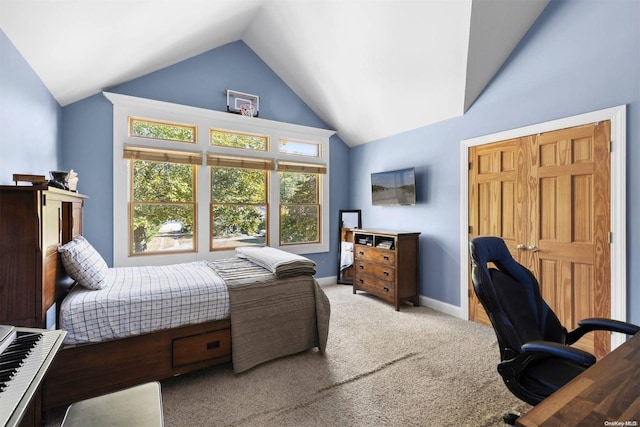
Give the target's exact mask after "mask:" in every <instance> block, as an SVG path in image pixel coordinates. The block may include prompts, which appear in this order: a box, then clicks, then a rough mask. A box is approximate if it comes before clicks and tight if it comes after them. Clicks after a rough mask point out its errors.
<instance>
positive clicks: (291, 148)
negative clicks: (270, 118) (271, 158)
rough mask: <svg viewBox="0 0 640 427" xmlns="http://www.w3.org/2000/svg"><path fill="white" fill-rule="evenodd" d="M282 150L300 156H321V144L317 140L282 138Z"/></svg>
mask: <svg viewBox="0 0 640 427" xmlns="http://www.w3.org/2000/svg"><path fill="white" fill-rule="evenodd" d="M280 152H281V153H289V154H297V155H300V156H310V157H320V144H318V143H316V142H298V141H287V140H284V139H283V140H280Z"/></svg>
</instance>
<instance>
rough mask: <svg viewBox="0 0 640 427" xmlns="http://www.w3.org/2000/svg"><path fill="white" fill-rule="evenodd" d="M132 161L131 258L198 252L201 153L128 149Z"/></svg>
mask: <svg viewBox="0 0 640 427" xmlns="http://www.w3.org/2000/svg"><path fill="white" fill-rule="evenodd" d="M123 157H124V158H126V159H130V160H131V162H130V167H131V170H130V176H131V180H130V182H131V190H130V200H131V207H130V212H129V220H130V221H129V236H130V237H131V241H130V246H129V248H130V249H129V251H130V252H129V253H130V255H140V254H154V253H163V252H165V253H166V252H169V251H173V252H184V251H187V252H193V251H195V248H196V245H195V237H194V236H195V230H196V221H195V214H196V198H195V194H196V192H195V188H196V184H195V183H196V181H195V178H196V171H197V166H195V165H196V164H198V163H201V158H202V157H201V156H200V155H199V154H198V153H188V152H168V151H159V150H151V149H145V148H137V147H129V146H125V148H124V150H123Z"/></svg>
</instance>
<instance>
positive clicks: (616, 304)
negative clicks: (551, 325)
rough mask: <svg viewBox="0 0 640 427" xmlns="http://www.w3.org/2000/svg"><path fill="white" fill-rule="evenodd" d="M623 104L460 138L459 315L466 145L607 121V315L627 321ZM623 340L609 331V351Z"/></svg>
mask: <svg viewBox="0 0 640 427" xmlns="http://www.w3.org/2000/svg"><path fill="white" fill-rule="evenodd" d="M626 109H627V106H626V105H619V106H616V107H611V108H607V109H604V110H598V111H593V112H590V113H585V114H579V115H576V116H571V117H565V118H562V119H558V120H552V121H549V122H544V123H538V124H534V125H530V126H525V127H521V128H517V129H511V130H507V131H503V132H497V133H493V134H490V135H483V136H479V137H475V138H469V139H464V140H462V141H461V145H462V147H461V150H460V187H461V189H460V266H461V268H460V316H459V317H460V318H462V319H465V320H469V294H468V292H469V268H468V266H469V263H470V259H469V233H468V231H469V148H470V147H473V146H477V145H484V144H489V143H492V142H498V141H503V140H506V139H512V138H519V137H524V136H528V135H534V134H539V133H543V132H549V131H553V130H558V129H564V128H570V127H575V126H581V125H586V124H589V123H594V122H599V121H605V120H610V121H611V144H612V149H611V178H610V179H611V318H612V319H615V320H621V321H626V320H627V257H626V253H627V233H626V229H627V188H626V173H627V172H626V151H627V114H626ZM624 340H625V336H624V335H623V334H619V333H612V334H611V350H613V349H614V348H616V347H618V346H619V345H620V344H622V343H623V342H624Z"/></svg>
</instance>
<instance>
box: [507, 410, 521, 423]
mask: <svg viewBox="0 0 640 427" xmlns="http://www.w3.org/2000/svg"><path fill="white" fill-rule="evenodd" d="M521 415H522V414H521V413H520V412H518V411H509V412H508V413H507V414H505V415H504V416H503V417H502V420H503V421H504V422H505V423H507V424H509V425H510V426H514V425H516V420H517V419H518V418H520V416H521Z"/></svg>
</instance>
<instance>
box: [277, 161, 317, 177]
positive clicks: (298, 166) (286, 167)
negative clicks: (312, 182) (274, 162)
mask: <svg viewBox="0 0 640 427" xmlns="http://www.w3.org/2000/svg"><path fill="white" fill-rule="evenodd" d="M278 171H279V172H297V173H317V174H326V173H327V165H325V164H319V163H297V162H285V161H279V162H278Z"/></svg>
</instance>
